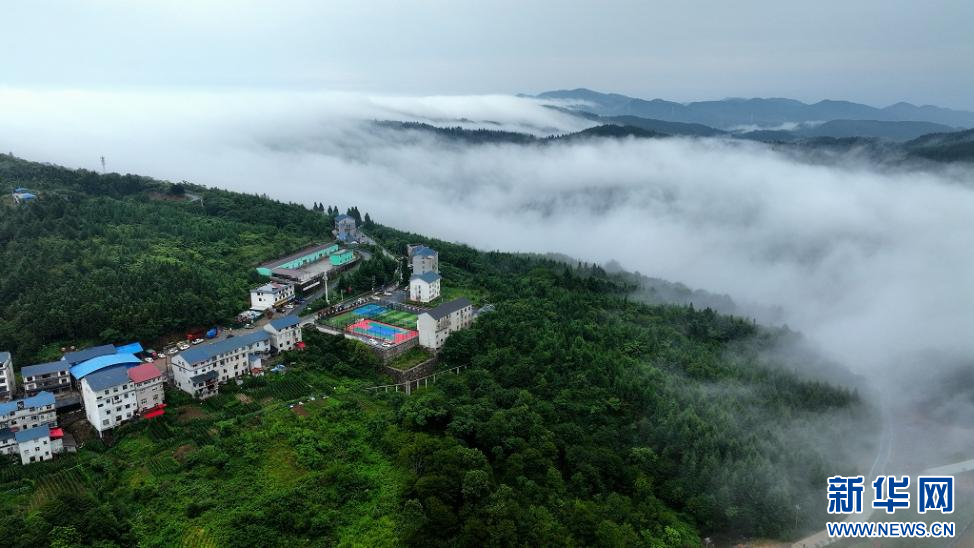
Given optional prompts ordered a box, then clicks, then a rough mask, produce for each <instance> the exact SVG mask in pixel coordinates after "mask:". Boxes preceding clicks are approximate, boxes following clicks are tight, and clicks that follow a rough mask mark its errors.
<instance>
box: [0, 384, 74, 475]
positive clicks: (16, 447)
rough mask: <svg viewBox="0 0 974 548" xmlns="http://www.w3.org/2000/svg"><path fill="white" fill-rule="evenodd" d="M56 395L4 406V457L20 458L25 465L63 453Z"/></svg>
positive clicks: (0, 409)
mask: <svg viewBox="0 0 974 548" xmlns="http://www.w3.org/2000/svg"><path fill="white" fill-rule="evenodd" d="M54 404H55V400H54V394H51V393H50V392H41V393H40V394H37V395H36V396H33V397H29V398H24V399H22V400H16V401H11V402H6V403H2V404H0V454H3V455H13V454H17V455H20V461H21V463H23V464H28V463H31V462H37V461H42V460H49V459H50V458H51V457H52V456H53V455H54V454H55V453H60V452H61V451H62V449H63V444H62V442H61V436H62V435H63V434H62V432H61V430H60V429H59V428H57V413H56V411H55V409H54Z"/></svg>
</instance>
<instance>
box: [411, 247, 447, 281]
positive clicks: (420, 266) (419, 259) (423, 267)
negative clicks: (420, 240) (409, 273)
mask: <svg viewBox="0 0 974 548" xmlns="http://www.w3.org/2000/svg"><path fill="white" fill-rule="evenodd" d="M408 252H409V262H410V264H411V265H412V268H413V274H424V273H426V272H437V273H439V271H440V254H439V253H437V252H436V251H435V250H434V249H432V248H429V247H426V246H425V245H411V246H409V251H408Z"/></svg>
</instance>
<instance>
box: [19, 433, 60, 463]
mask: <svg viewBox="0 0 974 548" xmlns="http://www.w3.org/2000/svg"><path fill="white" fill-rule="evenodd" d="M14 441H15V442H16V443H17V453H18V454H19V455H20V463H21V464H30V463H32V462H40V461H44V460H51V459H52V458H54V455H55V454H57V453H60V452H61V451H63V450H64V446H63V443H62V442H61V439H60V438H53V437H51V429H50V428H49V427H47V426H38V427H37V428H29V429H27V430H21V431H19V432H15V433H14Z"/></svg>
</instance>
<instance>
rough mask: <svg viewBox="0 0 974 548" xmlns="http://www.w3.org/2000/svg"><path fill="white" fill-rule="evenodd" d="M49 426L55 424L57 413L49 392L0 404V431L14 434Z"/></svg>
mask: <svg viewBox="0 0 974 548" xmlns="http://www.w3.org/2000/svg"><path fill="white" fill-rule="evenodd" d="M51 424H57V411H56V410H55V399H54V394H52V393H50V392H41V393H39V394H37V395H36V396H31V397H27V398H24V399H20V400H14V401H10V402H6V403H2V404H0V430H4V429H9V430H12V431H14V432H16V431H18V430H26V429H28V428H36V427H38V426H44V425H51Z"/></svg>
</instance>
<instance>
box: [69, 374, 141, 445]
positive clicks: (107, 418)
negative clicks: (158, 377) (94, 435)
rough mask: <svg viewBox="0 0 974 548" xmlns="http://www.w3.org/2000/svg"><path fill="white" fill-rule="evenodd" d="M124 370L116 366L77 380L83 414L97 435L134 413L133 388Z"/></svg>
mask: <svg viewBox="0 0 974 548" xmlns="http://www.w3.org/2000/svg"><path fill="white" fill-rule="evenodd" d="M127 369H128V368H127V367H126V366H124V365H117V366H114V367H110V368H108V369H102V370H101V371H96V372H94V373H92V374H90V375H87V376H85V377H84V378H82V379H81V401H82V403H83V404H84V407H85V416H87V417H88V422H90V423H91V425H92V426H94V427H95V430H97V431H98V433H99V434H101V433H102V432H104V431H105V430H110V429H112V428H115V427H116V426H118V425H119V424H121V423H123V422H125V421H128V420H132V419H133V418H135V417H137V416H138V412H139V406H138V402H137V401H136V399H135V387H134V386H133V383H132V380H131V379H129V376H128V372H127Z"/></svg>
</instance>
